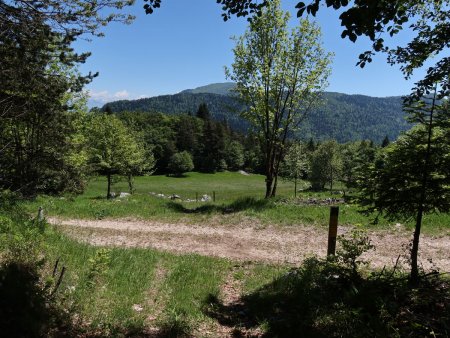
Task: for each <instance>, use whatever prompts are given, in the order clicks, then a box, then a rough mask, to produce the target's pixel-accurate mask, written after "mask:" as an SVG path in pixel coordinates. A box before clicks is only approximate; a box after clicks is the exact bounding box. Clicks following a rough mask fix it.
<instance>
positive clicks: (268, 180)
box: [265, 174, 273, 198]
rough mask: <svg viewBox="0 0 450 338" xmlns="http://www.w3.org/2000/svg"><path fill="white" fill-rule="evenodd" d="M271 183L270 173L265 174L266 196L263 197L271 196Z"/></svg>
mask: <svg viewBox="0 0 450 338" xmlns="http://www.w3.org/2000/svg"><path fill="white" fill-rule="evenodd" d="M272 183H273V178H272V176H271V175H270V174H267V175H266V196H265V198H269V197H271V196H272Z"/></svg>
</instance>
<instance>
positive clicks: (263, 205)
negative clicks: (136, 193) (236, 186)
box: [167, 197, 274, 214]
mask: <svg viewBox="0 0 450 338" xmlns="http://www.w3.org/2000/svg"><path fill="white" fill-rule="evenodd" d="M167 207H168V208H169V209H171V210H173V211H176V212H179V213H184V214H211V213H222V214H232V213H236V212H240V211H244V210H253V211H262V210H264V209H269V208H273V207H274V204H273V202H272V201H269V200H267V199H256V198H253V197H244V198H239V199H237V200H236V201H234V202H232V203H230V204H222V205H215V204H205V205H202V206H199V207H196V208H192V209H191V208H186V207H185V206H184V205H183V204H182V203H179V202H174V201H170V202H168V203H167Z"/></svg>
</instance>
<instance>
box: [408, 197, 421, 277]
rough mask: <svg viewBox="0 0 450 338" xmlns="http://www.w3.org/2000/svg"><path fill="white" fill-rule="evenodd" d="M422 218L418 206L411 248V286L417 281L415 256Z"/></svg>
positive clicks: (417, 270)
mask: <svg viewBox="0 0 450 338" xmlns="http://www.w3.org/2000/svg"><path fill="white" fill-rule="evenodd" d="M422 216H423V206H422V205H420V206H419V210H418V211H417V218H416V228H415V230H414V237H413V242H412V248H411V276H410V282H411V284H412V285H417V283H418V281H419V268H418V265H417V256H418V253H419V238H420V228H421V227H422Z"/></svg>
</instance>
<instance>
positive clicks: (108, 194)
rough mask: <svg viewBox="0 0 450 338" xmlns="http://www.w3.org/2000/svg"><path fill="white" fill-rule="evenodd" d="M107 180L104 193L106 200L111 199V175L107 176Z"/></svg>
mask: <svg viewBox="0 0 450 338" xmlns="http://www.w3.org/2000/svg"><path fill="white" fill-rule="evenodd" d="M107 179H108V191H107V193H106V198H107V199H110V198H111V174H108V175H107Z"/></svg>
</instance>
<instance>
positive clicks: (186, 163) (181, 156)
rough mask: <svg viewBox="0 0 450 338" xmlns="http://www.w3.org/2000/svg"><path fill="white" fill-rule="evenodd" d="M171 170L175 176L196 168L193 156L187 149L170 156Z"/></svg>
mask: <svg viewBox="0 0 450 338" xmlns="http://www.w3.org/2000/svg"><path fill="white" fill-rule="evenodd" d="M168 167H169V170H170V172H171V173H172V174H173V175H175V176H182V175H183V174H184V173H185V172H188V171H191V170H192V169H194V163H193V162H192V156H191V154H189V153H188V152H187V151H182V152H180V153H175V154H173V155H172V156H171V157H170V160H169V166H168Z"/></svg>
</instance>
